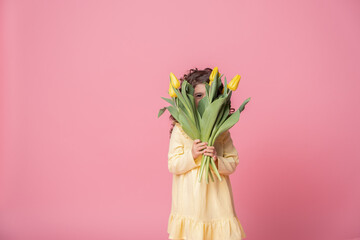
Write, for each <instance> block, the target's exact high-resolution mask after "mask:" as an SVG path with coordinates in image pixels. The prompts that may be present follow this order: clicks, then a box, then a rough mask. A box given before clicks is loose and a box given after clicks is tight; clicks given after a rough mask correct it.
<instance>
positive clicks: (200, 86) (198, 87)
mask: <svg viewBox="0 0 360 240" xmlns="http://www.w3.org/2000/svg"><path fill="white" fill-rule="evenodd" d="M194 90H195V91H197V92H202V91H205V84H204V83H199V84H197V85H196V86H195V88H194Z"/></svg>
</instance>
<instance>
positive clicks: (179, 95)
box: [158, 67, 250, 183]
mask: <svg viewBox="0 0 360 240" xmlns="http://www.w3.org/2000/svg"><path fill="white" fill-rule="evenodd" d="M219 75H220V74H219V72H218V68H217V67H215V68H214V69H213V71H212V72H211V74H210V77H209V80H210V82H209V83H205V88H206V96H204V97H203V98H202V99H201V100H200V101H199V103H198V106H197V107H196V106H195V100H194V96H193V95H194V88H193V86H192V85H191V84H189V83H188V82H187V81H186V80H184V81H183V82H182V84H181V86H180V82H179V80H178V79H177V78H176V76H175V75H174V74H173V73H170V84H169V95H170V97H171V99H170V98H164V97H161V98H162V99H164V100H165V101H167V102H168V103H170V104H171V106H168V107H164V108H161V109H160V110H159V113H158V118H159V117H160V116H161V115H162V114H163V113H164V112H165V110H166V109H167V110H168V111H169V112H170V114H171V115H172V116H173V117H174V118H175V119H176V120H177V121H178V122H179V123H180V125H181V127H182V128H183V130H184V132H185V133H186V134H187V135H188V136H189V137H190V138H191V139H193V140H195V139H200V140H201V141H202V142H208V146H213V145H214V142H215V140H216V138H217V137H218V136H219V135H220V134H221V133H223V132H225V131H226V130H228V129H230V128H231V127H233V126H234V125H235V123H237V122H238V121H239V118H240V113H241V112H242V111H243V110H244V109H245V105H246V104H247V103H248V102H249V101H250V98H248V99H246V100H245V101H244V102H243V103H242V104H241V106H240V107H239V108H238V109H237V110H236V111H235V112H234V113H232V114H230V115H229V111H230V98H231V95H232V92H233V91H235V90H236V89H237V87H238V84H239V82H240V78H241V77H240V75H236V76H235V77H234V78H233V79H232V80H231V81H230V82H229V83H227V82H226V77H225V81H224V83H225V84H224V88H223V91H222V93H221V94H219V91H218V90H219V87H220V86H221V77H222V76H223V75H221V76H219ZM180 87H181V92H180V91H179V90H178V89H180ZM210 166H211V167H212V170H213V171H214V173H215V175H216V176H217V177H218V179H219V180H220V181H222V178H221V176H220V174H219V172H218V170H217V168H216V165H215V163H214V161H213V158H212V157H210V156H207V155H203V156H202V160H201V166H200V174H199V179H198V180H199V182H201V177H202V174H203V172H204V170H205V178H206V183H209V175H210V177H211V179H212V181H214V177H213V175H212V172H211V170H210Z"/></svg>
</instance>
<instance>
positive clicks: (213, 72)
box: [209, 67, 220, 85]
mask: <svg viewBox="0 0 360 240" xmlns="http://www.w3.org/2000/svg"><path fill="white" fill-rule="evenodd" d="M216 73H218V74H219V77H220V73H219V69H218V67H214V69H213V70H212V71H211V74H210V77H209V80H210V82H209V85H211V83H212V81H214V78H215V75H216Z"/></svg>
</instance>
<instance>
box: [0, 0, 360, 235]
mask: <svg viewBox="0 0 360 240" xmlns="http://www.w3.org/2000/svg"><path fill="white" fill-rule="evenodd" d="M0 4H1V5H0V7H1V8H0V9H1V10H0V11H1V12H0V17H1V19H0V20H1V24H0V28H1V29H0V33H1V40H0V41H1V42H0V48H1V49H0V53H1V59H0V61H1V62H0V68H1V69H0V70H1V73H0V74H1V75H0V76H1V82H0V97H1V99H0V113H1V118H0V119H1V120H0V121H1V122H0V141H1V144H0V147H1V149H0V150H1V152H0V153H1V155H0V156H1V161H0V239H1V240H10V239H11V240H15V239H16V240H17V239H24V240H25V239H26V240H29V239H36V240H41V239H44V240H45V239H59V240H60V239H64V240H65V239H66V240H72V239H87V240H91V239H101V240H104V239H111V240H112V239H127V240H128V239H129V240H132V239H167V237H168V234H167V223H168V216H169V213H170V207H171V184H172V175H171V174H170V173H169V172H168V168H167V152H168V144H169V128H170V122H169V118H168V117H169V113H168V112H165V113H164V115H163V116H162V117H161V118H159V119H158V118H157V114H158V110H159V109H160V108H162V107H164V106H167V105H168V104H167V103H166V102H165V101H164V100H162V99H161V98H160V97H168V94H167V90H168V83H169V82H168V81H169V73H170V72H174V73H175V75H176V76H178V77H181V76H182V74H184V73H185V72H186V71H187V70H188V69H190V68H192V67H198V68H205V67H211V68H213V67H215V66H218V67H219V70H220V73H224V74H225V76H227V79H231V78H232V77H233V76H235V75H236V74H240V75H241V76H242V78H241V82H240V84H239V89H238V90H237V91H236V92H235V93H234V95H233V98H232V105H233V107H235V108H238V107H239V106H240V104H241V103H242V102H243V101H244V100H245V99H246V98H248V97H251V101H250V102H249V103H248V105H247V106H246V109H245V110H244V112H243V113H242V114H241V117H240V120H239V123H238V124H237V125H235V126H234V127H233V128H232V130H231V131H232V136H233V141H234V144H235V146H236V148H237V150H238V152H239V157H240V163H239V165H238V168H237V170H236V172H235V173H234V174H233V175H231V181H232V186H233V193H234V201H235V207H236V212H237V215H238V217H239V220H240V221H241V223H242V225H243V227H244V230H245V232H246V235H247V239H248V240H264V239H267V240H275V239H276V240H279V239H281V240H283V239H284V240H285V239H286V240H294V239H308V240H309V239H311V240H313V239H314V240H315V239H316V240H324V239H327V240H328V239H336V240H338V239H359V238H360V204H359V202H360V187H359V185H360V174H359V169H360V163H359V159H360V146H359V145H360V144H359V142H360V139H359V135H360V128H359V122H360V108H359V103H360V95H359V90H360V83H359V80H360V68H359V62H360V59H359V58H360V47H359V42H360V3H359V1H355V0H353V1H350V0H346V1H340V0H338V1H319V0H316V1H310V0H307V1H292V0H291V1H285V0H283V1H280V0H273V1H249V0H248V1H235V0H233V1H166V0H163V1H144V0H143V1H134V0H132V1H63V0H56V1H38V0H36V1H35V0H34V1H19V0H3V1H1V3H0ZM192 240H197V239H192Z"/></svg>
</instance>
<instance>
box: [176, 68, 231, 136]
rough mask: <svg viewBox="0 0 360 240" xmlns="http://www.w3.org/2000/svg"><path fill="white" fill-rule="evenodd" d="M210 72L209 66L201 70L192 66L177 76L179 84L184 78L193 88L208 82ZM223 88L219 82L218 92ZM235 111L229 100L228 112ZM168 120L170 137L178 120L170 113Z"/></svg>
mask: <svg viewBox="0 0 360 240" xmlns="http://www.w3.org/2000/svg"><path fill="white" fill-rule="evenodd" d="M211 72H212V69H211V68H205V69H203V70H199V69H198V68H196V67H195V68H192V69H190V70H188V72H187V74H184V76H182V77H181V78H179V81H180V86H181V84H182V83H183V81H184V80H186V81H187V82H188V83H189V84H191V85H192V86H193V88H195V86H196V85H198V84H201V83H205V82H207V83H209V82H210V79H209V77H210V74H211ZM223 88H224V85H223V84H222V83H221V85H220V87H219V90H218V91H219V93H218V94H221V92H222V89H223ZM178 90H179V92H181V87H180V88H179V89H178ZM234 111H235V108H232V107H231V101H230V113H229V115H230V114H232V113H233V112H234ZM169 118H170V120H171V128H170V137H171V133H172V130H173V128H174V126H175V124H176V123H177V122H178V121H177V120H176V119H175V118H174V117H173V116H172V115H171V114H170V117H169Z"/></svg>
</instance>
